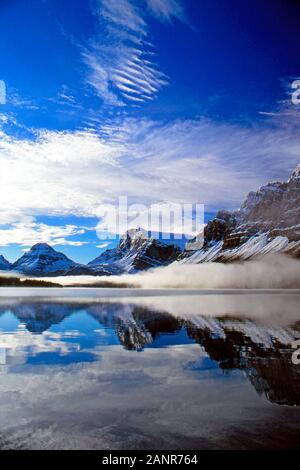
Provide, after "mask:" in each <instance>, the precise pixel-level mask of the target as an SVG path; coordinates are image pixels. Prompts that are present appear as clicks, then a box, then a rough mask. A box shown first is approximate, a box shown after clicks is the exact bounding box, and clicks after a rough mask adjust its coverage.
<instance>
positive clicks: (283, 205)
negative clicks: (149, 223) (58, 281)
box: [0, 165, 300, 276]
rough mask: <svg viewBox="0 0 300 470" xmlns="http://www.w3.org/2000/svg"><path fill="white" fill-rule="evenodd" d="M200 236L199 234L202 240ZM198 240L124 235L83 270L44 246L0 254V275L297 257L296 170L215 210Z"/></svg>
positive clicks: (299, 181) (299, 204)
mask: <svg viewBox="0 0 300 470" xmlns="http://www.w3.org/2000/svg"><path fill="white" fill-rule="evenodd" d="M202 236H203V234H202V235H201V237H202ZM198 241H199V240H198V237H196V238H195V239H193V240H190V241H189V242H187V244H186V246H185V248H184V249H182V246H180V241H178V243H177V241H176V240H171V241H165V240H158V239H155V238H151V237H149V236H147V233H146V232H145V231H144V230H143V229H136V230H135V229H133V230H129V231H128V232H126V233H125V234H124V236H123V237H122V239H121V240H120V243H119V245H118V246H117V247H116V248H114V249H109V250H106V251H105V252H104V253H102V254H101V255H100V256H98V257H97V258H96V259H94V260H93V261H91V262H90V263H88V265H83V264H79V263H76V262H75V261H72V260H71V259H69V258H68V257H67V256H66V255H64V254H63V253H60V252H58V251H56V250H54V248H52V247H51V246H49V245H48V244H46V243H38V244H37V245H34V246H33V247H32V248H31V249H30V250H29V251H28V252H27V253H25V254H24V255H23V256H22V257H21V258H20V259H18V260H17V261H16V262H15V263H12V264H11V263H9V262H8V261H7V260H6V259H5V258H4V257H3V256H1V255H0V271H6V272H8V271H12V272H18V273H21V274H26V275H30V276H59V275H97V276H101V275H111V274H121V273H134V272H137V271H141V270H146V269H149V268H154V267H158V266H165V265H168V264H170V263H172V262H178V263H181V264H185V263H203V262H208V261H216V262H229V261H236V260H248V259H253V258H254V257H257V256H264V255H266V254H269V253H279V252H280V253H286V254H289V255H292V256H295V257H300V165H298V167H297V168H296V169H295V171H294V172H293V173H292V175H291V177H290V179H289V180H288V181H287V182H284V183H281V182H275V183H269V184H267V185H266V186H263V187H261V188H260V189H259V190H258V191H256V192H250V193H249V194H248V196H247V198H246V200H245V202H244V203H243V204H242V206H241V208H240V209H239V210H237V211H234V212H228V211H219V212H218V213H217V216H216V217H215V218H214V219H213V220H211V221H210V222H208V224H207V225H206V227H205V229H204V244H203V246H202V244H201V248H199V243H198Z"/></svg>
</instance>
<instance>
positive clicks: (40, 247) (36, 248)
mask: <svg viewBox="0 0 300 470" xmlns="http://www.w3.org/2000/svg"><path fill="white" fill-rule="evenodd" d="M43 250H45V251H48V250H54V249H53V248H52V246H50V245H48V243H36V244H35V245H33V246H32V247H31V248H30V251H43Z"/></svg>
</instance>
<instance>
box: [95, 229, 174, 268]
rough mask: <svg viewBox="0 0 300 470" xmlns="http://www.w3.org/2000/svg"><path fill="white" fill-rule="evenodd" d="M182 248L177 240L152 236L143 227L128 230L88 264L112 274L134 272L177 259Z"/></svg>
mask: <svg viewBox="0 0 300 470" xmlns="http://www.w3.org/2000/svg"><path fill="white" fill-rule="evenodd" d="M180 253H181V249H180V248H179V247H178V246H177V245H176V244H175V241H174V242H173V243H171V242H170V241H168V243H166V242H165V241H164V240H163V241H161V240H157V239H154V238H150V237H148V235H147V232H146V231H145V230H143V229H141V228H139V229H131V230H128V231H127V232H126V233H125V234H124V235H123V237H122V239H121V240H120V243H119V245H118V246H117V247H116V248H114V249H111V250H107V251H105V252H104V253H103V254H101V255H100V256H98V257H97V258H96V259H94V260H93V261H91V262H90V263H89V264H88V267H90V268H92V269H99V268H102V269H106V270H109V271H110V273H112V274H118V273H124V272H127V273H133V272H136V271H139V270H144V269H148V268H153V267H157V266H164V265H166V264H169V263H170V262H172V261H174V260H175V259H177V257H178V256H179V254H180Z"/></svg>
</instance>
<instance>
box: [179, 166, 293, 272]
mask: <svg viewBox="0 0 300 470" xmlns="http://www.w3.org/2000/svg"><path fill="white" fill-rule="evenodd" d="M274 252H282V253H287V254H290V255H293V256H296V257H299V256H300V165H299V166H298V167H297V168H296V169H295V171H294V172H293V174H292V175H291V178H290V179H289V180H288V181H287V182H284V183H281V182H275V183H269V184H267V185H266V186H263V187H261V188H260V189H259V190H258V191H256V192H253V191H252V192H250V193H249V194H248V196H247V197H246V199H245V201H244V203H243V204H242V206H241V208H240V209H239V210H238V211H235V212H227V211H219V212H218V213H217V216H216V217H215V219H213V220H211V221H210V222H209V223H208V224H207V226H206V227H205V230H204V246H203V248H202V249H201V250H197V251H194V252H187V251H186V252H185V253H184V255H183V256H182V257H181V261H180V262H194V263H200V262H205V261H224V262H226V261H234V260H239V259H251V258H253V257H255V256H259V255H266V254H268V253H274Z"/></svg>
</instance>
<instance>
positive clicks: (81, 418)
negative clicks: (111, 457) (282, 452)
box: [0, 288, 300, 450]
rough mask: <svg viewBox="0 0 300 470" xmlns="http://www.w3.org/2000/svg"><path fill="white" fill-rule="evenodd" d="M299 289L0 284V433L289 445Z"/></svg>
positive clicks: (136, 443) (32, 438)
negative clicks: (16, 286)
mask: <svg viewBox="0 0 300 470" xmlns="http://www.w3.org/2000/svg"><path fill="white" fill-rule="evenodd" d="M299 300H300V293H299V292H297V291H277V292H275V291H268V292H267V291H265V292H261V291H259V292H258V291H250V292H246V291H226V292H222V291H179V290H147V291H145V290H141V289H139V290H134V289H20V288H19V289H4V288H2V289H0V447H1V448H2V449H112V450H114V449H174V450H175V449H231V448H234V449H247V448H251V449H260V448H271V449H281V448H295V447H300V365H295V364H293V362H292V355H293V352H294V350H293V349H292V346H291V343H292V342H293V341H294V340H295V339H297V338H300V310H299Z"/></svg>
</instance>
